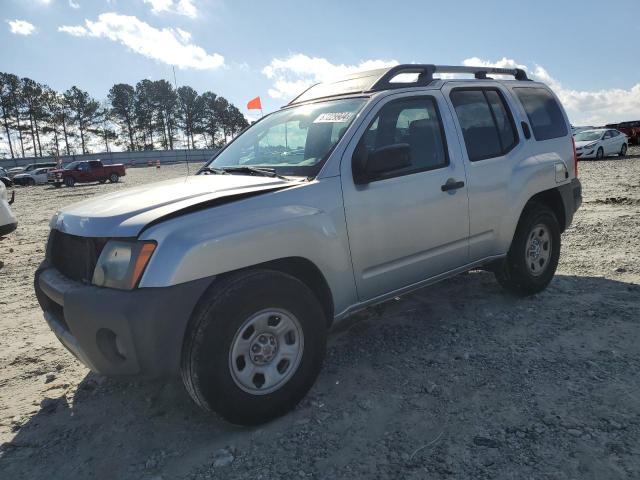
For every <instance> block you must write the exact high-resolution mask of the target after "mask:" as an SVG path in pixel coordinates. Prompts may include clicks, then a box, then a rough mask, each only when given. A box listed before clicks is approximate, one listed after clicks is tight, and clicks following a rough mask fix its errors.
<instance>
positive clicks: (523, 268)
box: [495, 203, 560, 295]
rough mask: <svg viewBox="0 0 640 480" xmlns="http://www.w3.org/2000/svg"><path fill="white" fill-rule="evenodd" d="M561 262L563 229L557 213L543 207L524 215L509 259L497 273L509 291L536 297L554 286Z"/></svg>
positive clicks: (536, 205)
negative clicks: (550, 285)
mask: <svg viewBox="0 0 640 480" xmlns="http://www.w3.org/2000/svg"><path fill="white" fill-rule="evenodd" d="M559 258H560V225H558V220H557V219H556V216H555V215H554V213H553V211H552V210H551V209H550V208H548V207H547V206H546V205H543V204H540V203H532V204H530V205H529V206H528V207H527V208H526V209H525V211H524V212H523V215H522V217H521V218H520V221H519V222H518V227H517V228H516V233H515V235H514V237H513V241H512V243H511V248H510V249H509V253H508V254H507V258H506V259H505V260H504V262H502V265H501V266H500V267H499V268H498V270H497V271H496V272H495V275H496V279H497V280H498V282H499V283H500V285H502V286H503V287H504V288H505V289H506V290H508V291H510V292H512V293H516V294H518V295H533V294H535V293H538V292H541V291H542V290H544V289H545V288H546V287H547V285H549V283H550V282H551V279H552V278H553V276H554V274H555V272H556V268H557V267H558V260H559Z"/></svg>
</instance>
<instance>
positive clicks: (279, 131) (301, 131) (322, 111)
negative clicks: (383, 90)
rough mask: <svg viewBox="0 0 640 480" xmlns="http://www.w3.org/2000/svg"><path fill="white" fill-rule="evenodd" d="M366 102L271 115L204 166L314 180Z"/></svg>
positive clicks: (332, 103) (331, 103)
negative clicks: (254, 169)
mask: <svg viewBox="0 0 640 480" xmlns="http://www.w3.org/2000/svg"><path fill="white" fill-rule="evenodd" d="M365 102H366V98H349V99H342V100H333V101H328V102H322V103H314V104H310V105H301V106H299V107H293V108H287V109H285V110H280V111H278V112H275V113H272V114H271V115H269V116H268V117H265V118H264V119H263V120H261V121H259V122H257V123H256V124H255V125H253V126H251V127H250V128H248V129H247V130H246V131H245V132H244V133H242V135H240V136H239V137H238V138H236V139H235V140H234V141H233V142H232V143H231V144H229V146H227V148H225V149H224V150H223V151H222V152H220V154H219V155H218V156H217V157H215V158H214V159H213V160H212V161H210V162H209V163H208V164H207V165H206V166H207V167H213V168H225V167H263V168H270V169H273V170H275V171H276V173H278V174H280V175H291V176H305V177H309V176H315V175H317V174H318V172H319V171H320V168H321V167H322V164H323V163H324V161H325V160H326V159H327V157H328V156H329V153H330V152H331V150H332V149H333V147H334V146H335V145H336V144H337V143H338V141H339V140H340V138H342V135H344V132H345V131H346V130H347V127H348V126H349V125H350V124H351V122H352V121H353V119H354V118H355V116H356V114H357V113H358V111H359V110H360V109H361V108H362V106H363V105H364V103H365Z"/></svg>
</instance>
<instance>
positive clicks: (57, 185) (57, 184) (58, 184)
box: [53, 182, 62, 188]
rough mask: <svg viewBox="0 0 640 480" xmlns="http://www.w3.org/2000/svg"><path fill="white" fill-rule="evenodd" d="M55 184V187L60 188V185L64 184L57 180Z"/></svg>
mask: <svg viewBox="0 0 640 480" xmlns="http://www.w3.org/2000/svg"><path fill="white" fill-rule="evenodd" d="M53 186H54V188H60V187H61V186H62V184H61V183H58V182H55V183H54V184H53Z"/></svg>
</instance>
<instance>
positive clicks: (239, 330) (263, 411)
mask: <svg viewBox="0 0 640 480" xmlns="http://www.w3.org/2000/svg"><path fill="white" fill-rule="evenodd" d="M326 325H327V322H326V318H325V315H324V313H323V310H322V307H321V306H320V303H319V302H318V300H317V298H316V297H315V295H314V294H313V292H312V291H311V290H310V289H309V288H308V287H307V286H306V285H305V284H303V283H302V282H300V281H299V280H298V279H296V278H294V277H292V276H290V275H286V274H284V273H280V272H275V271H268V270H256V271H250V272H243V273H239V274H237V275H233V276H231V277H229V278H227V279H225V280H222V281H221V282H220V283H217V284H214V285H213V286H212V288H211V289H210V290H209V291H208V292H207V293H205V295H204V296H203V298H202V300H201V302H200V304H199V306H198V307H197V308H196V311H195V313H194V315H193V317H192V319H191V323H190V327H189V331H188V332H187V334H186V336H185V341H184V344H183V351H182V365H181V373H182V379H183V382H184V384H185V387H186V389H187V391H188V392H189V394H190V395H191V397H192V398H193V400H194V401H195V402H196V403H197V404H198V405H199V406H200V407H202V408H204V409H205V410H211V411H215V412H217V413H218V414H220V415H221V416H222V417H224V418H225V419H226V420H228V421H230V422H232V423H236V424H242V425H253V424H258V423H263V422H266V421H268V420H271V419H273V418H276V417H278V416H280V415H283V414H285V413H286V412H288V411H289V410H291V409H292V408H293V407H294V406H295V405H296V404H297V403H298V402H299V401H300V400H301V399H302V398H303V397H304V396H305V395H306V393H307V392H308V391H309V389H310V388H311V386H312V385H313V383H314V382H315V379H316V378H317V376H318V373H319V372H320V369H321V366H322V361H323V358H324V354H325V349H326V328H327V327H326Z"/></svg>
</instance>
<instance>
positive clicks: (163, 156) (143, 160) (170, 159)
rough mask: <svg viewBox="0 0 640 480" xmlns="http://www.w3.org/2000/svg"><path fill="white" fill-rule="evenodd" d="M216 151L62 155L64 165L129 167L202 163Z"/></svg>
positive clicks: (8, 163)
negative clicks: (91, 163) (89, 163)
mask: <svg viewBox="0 0 640 480" xmlns="http://www.w3.org/2000/svg"><path fill="white" fill-rule="evenodd" d="M216 152H217V150H216V149H198V150H145V151H142V152H105V153H90V154H87V155H62V156H61V157H60V158H61V159H62V163H69V162H73V161H75V160H102V162H103V163H105V164H111V163H124V164H125V165H128V166H136V165H141V166H142V165H148V164H149V163H151V164H155V163H156V162H157V161H158V160H159V161H160V163H161V164H162V163H165V164H166V163H185V162H194V163H202V162H204V161H206V160H209V158H211V156H212V155H213V154H214V153H216ZM56 161H57V158H56V157H26V158H3V159H0V167H4V168H12V167H22V166H24V165H29V164H30V163H44V162H56Z"/></svg>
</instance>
